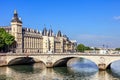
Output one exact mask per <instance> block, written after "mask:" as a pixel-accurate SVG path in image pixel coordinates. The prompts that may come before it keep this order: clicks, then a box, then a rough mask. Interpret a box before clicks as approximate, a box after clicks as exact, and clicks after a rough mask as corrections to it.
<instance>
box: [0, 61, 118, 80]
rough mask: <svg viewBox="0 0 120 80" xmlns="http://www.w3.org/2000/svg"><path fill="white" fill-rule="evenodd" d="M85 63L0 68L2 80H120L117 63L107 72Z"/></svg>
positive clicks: (39, 64) (0, 79) (40, 64)
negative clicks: (63, 65)
mask: <svg viewBox="0 0 120 80" xmlns="http://www.w3.org/2000/svg"><path fill="white" fill-rule="evenodd" d="M85 63H86V61H83V63H79V64H77V65H78V66H77V65H76V64H73V66H72V67H56V68H45V66H44V65H43V64H42V63H35V64H31V65H16V66H9V67H0V80H120V70H119V69H120V68H119V65H116V66H114V64H116V63H117V62H116V63H114V64H112V65H111V66H112V70H106V71H99V70H98V68H97V67H96V66H93V64H92V63H90V65H89V64H85ZM91 64H92V66H91Z"/></svg>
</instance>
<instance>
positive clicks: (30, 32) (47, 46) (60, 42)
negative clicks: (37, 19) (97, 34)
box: [0, 10, 76, 53]
mask: <svg viewBox="0 0 120 80" xmlns="http://www.w3.org/2000/svg"><path fill="white" fill-rule="evenodd" d="M0 28H4V29H5V30H6V32H8V33H10V34H12V35H13V36H14V37H15V42H16V43H15V44H14V45H13V46H12V48H11V49H10V50H11V52H14V53H48V52H51V53H65V52H75V47H76V41H75V40H69V38H68V37H67V36H66V35H62V33H61V31H58V33H57V34H56V35H54V33H53V30H52V29H49V30H47V29H46V28H44V29H43V31H42V32H40V31H38V30H34V29H30V28H25V27H23V25H22V21H21V19H20V18H19V17H18V13H17V11H16V10H14V15H13V18H12V20H11V25H10V26H1V27H0Z"/></svg>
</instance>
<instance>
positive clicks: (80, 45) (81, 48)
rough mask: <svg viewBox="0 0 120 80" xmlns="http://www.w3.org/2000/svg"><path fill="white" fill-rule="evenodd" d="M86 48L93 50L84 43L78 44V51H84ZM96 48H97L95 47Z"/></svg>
mask: <svg viewBox="0 0 120 80" xmlns="http://www.w3.org/2000/svg"><path fill="white" fill-rule="evenodd" d="M85 50H93V49H92V48H90V47H88V46H85V45H84V44H79V45H78V46H77V51H78V52H84V51H85ZM95 50H97V48H95Z"/></svg>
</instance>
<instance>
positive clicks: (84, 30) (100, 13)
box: [0, 0, 120, 47]
mask: <svg viewBox="0 0 120 80" xmlns="http://www.w3.org/2000/svg"><path fill="white" fill-rule="evenodd" d="M15 9H16V10H17V11H18V14H19V16H20V17H21V18H22V21H23V27H29V28H33V29H38V30H41V31H42V30H43V28H44V24H45V25H46V28H47V29H49V28H52V29H53V31H54V32H55V33H57V31H58V30H61V32H62V33H63V34H66V35H67V36H68V37H69V38H70V39H73V40H77V42H78V43H83V44H85V45H87V46H93V47H102V45H103V44H104V45H106V46H108V47H120V0H0V25H1V26H6V25H10V20H11V19H12V17H13V11H14V10H15ZM50 25H51V27H50Z"/></svg>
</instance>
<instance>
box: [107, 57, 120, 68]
mask: <svg viewBox="0 0 120 80" xmlns="http://www.w3.org/2000/svg"><path fill="white" fill-rule="evenodd" d="M117 61H120V59H117V60H113V61H110V62H109V63H108V64H107V65H106V69H111V64H112V63H114V62H117Z"/></svg>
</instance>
